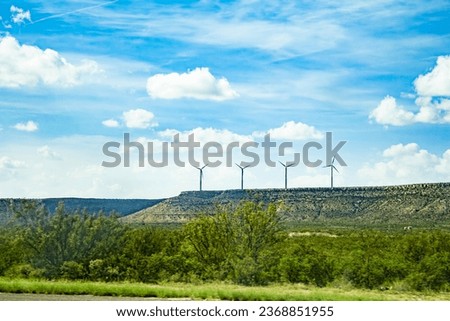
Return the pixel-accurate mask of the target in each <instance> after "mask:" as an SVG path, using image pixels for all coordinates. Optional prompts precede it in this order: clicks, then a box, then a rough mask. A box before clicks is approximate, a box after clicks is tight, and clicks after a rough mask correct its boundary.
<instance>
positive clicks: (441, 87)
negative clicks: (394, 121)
mask: <svg viewBox="0 0 450 321" xmlns="http://www.w3.org/2000/svg"><path fill="white" fill-rule="evenodd" d="M414 86H415V87H416V91H417V94H418V95H420V96H447V97H450V56H441V57H438V59H437V62H436V66H435V67H434V68H433V70H431V71H430V72H429V73H427V74H425V75H420V76H419V77H417V79H416V80H415V81H414Z"/></svg>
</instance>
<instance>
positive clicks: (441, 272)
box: [0, 201, 450, 300]
mask: <svg viewBox="0 0 450 321" xmlns="http://www.w3.org/2000/svg"><path fill="white" fill-rule="evenodd" d="M282 206H283V205H282V204H274V203H271V204H269V205H264V204H262V203H254V202H249V201H245V202H242V203H241V204H240V205H239V206H238V207H236V208H233V209H232V208H229V207H219V208H217V209H216V211H215V213H214V215H206V214H204V215H201V216H199V217H198V218H196V219H194V220H192V221H190V222H189V223H187V224H185V225H183V226H181V227H176V228H166V227H161V226H160V227H155V226H149V225H139V226H137V225H126V224H123V223H122V222H121V221H120V220H119V219H118V218H117V217H114V216H105V215H103V214H102V213H99V214H97V215H88V214H87V213H85V212H74V213H73V212H70V211H67V210H66V209H65V208H64V206H63V205H62V204H60V205H59V206H58V207H57V209H56V211H55V213H54V214H52V215H51V214H49V213H48V211H47V210H46V209H45V207H44V206H42V205H40V204H39V203H37V202H33V201H20V202H16V203H15V204H12V205H11V206H10V207H9V210H8V211H7V212H3V213H0V215H2V216H3V220H4V221H5V222H7V223H6V224H4V225H3V227H1V228H0V276H3V277H2V278H1V279H0V291H10V292H31V293H53V294H54V293H65V294H87V293H89V294H97V295H117V296H157V297H162V298H164V297H185V296H188V297H192V298H210V299H235V300H247V299H248V300H257V299H262V300H281V299H284V300H341V299H342V300H384V299H388V300H392V299H394V297H395V298H398V299H421V298H425V299H427V298H444V299H448V298H449V295H448V294H449V292H450V291H449V290H450V232H449V231H446V230H439V229H422V230H419V229H413V230H406V231H404V230H403V229H402V230H398V229H397V230H380V229H378V230H371V229H342V228H340V229H339V228H333V229H330V228H318V227H316V228H310V229H308V228H305V227H302V228H299V227H297V228H295V230H292V229H289V230H287V229H286V228H285V227H284V225H283V222H282V221H281V218H280V215H279V213H280V212H282V211H283V208H282ZM49 280H50V281H51V282H49ZM98 282H101V283H98ZM249 286H250V287H249ZM368 290H372V291H368ZM271 291H272V292H273V291H275V292H274V293H273V294H271ZM417 293H421V294H417Z"/></svg>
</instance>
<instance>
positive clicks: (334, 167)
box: [331, 165, 339, 173]
mask: <svg viewBox="0 0 450 321" xmlns="http://www.w3.org/2000/svg"><path fill="white" fill-rule="evenodd" d="M331 167H332V168H333V169H334V170H335V171H336V172H338V173H339V171H338V169H337V168H336V166H334V165H331Z"/></svg>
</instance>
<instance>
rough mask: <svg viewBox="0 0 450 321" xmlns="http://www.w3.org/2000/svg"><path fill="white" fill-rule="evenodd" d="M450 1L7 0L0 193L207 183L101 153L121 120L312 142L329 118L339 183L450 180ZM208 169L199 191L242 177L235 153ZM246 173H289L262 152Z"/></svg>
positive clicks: (139, 128) (297, 183)
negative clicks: (118, 162) (113, 161)
mask: <svg viewBox="0 0 450 321" xmlns="http://www.w3.org/2000/svg"><path fill="white" fill-rule="evenodd" d="M448 12H450V1H433V0H431V1H414V2H412V1H390V0H378V1H372V0H369V1H346V0H344V1H331V0H324V1H270V2H261V1H253V0H247V1H206V0H205V1H140V0H137V1H123V0H119V1H84V0H77V1H51V2H49V1H38V0H31V1H2V2H1V3H0V17H1V18H0V115H1V117H0V197H63V196H76V197H107V198H159V197H169V196H174V195H176V194H178V193H179V192H180V191H183V190H194V189H197V188H198V171H197V170H196V169H194V168H192V167H191V166H189V165H188V166H186V167H184V168H182V167H177V166H175V165H174V164H169V166H167V167H165V168H154V167H152V166H149V165H147V166H144V167H139V166H138V161H137V158H136V157H134V158H133V161H132V162H131V166H130V167H124V166H119V167H116V168H105V167H102V166H101V165H102V162H103V161H105V160H109V159H108V158H107V157H106V156H105V155H104V154H103V152H102V147H103V145H104V144H105V143H107V142H110V141H117V142H121V143H123V135H124V133H129V134H130V137H131V139H132V140H134V141H139V142H141V143H147V142H154V143H155V146H160V144H161V143H162V142H164V141H167V142H171V141H172V138H173V135H175V134H177V133H179V134H180V136H181V137H182V138H183V137H184V138H185V139H187V137H188V135H189V134H190V133H194V135H195V137H196V139H197V140H198V141H199V142H201V143H202V144H205V143H206V142H209V141H217V142H219V143H221V144H224V145H226V144H229V143H230V142H232V141H239V142H241V144H242V143H243V142H246V141H255V142H261V141H262V139H263V136H264V134H267V133H270V134H271V137H272V138H273V139H274V140H275V141H277V143H278V144H279V143H281V142H293V143H294V148H293V149H292V151H291V152H302V148H301V147H302V146H303V145H304V144H305V143H306V142H308V141H317V142H320V143H321V144H324V143H325V133H326V132H332V133H333V140H334V141H335V143H337V142H339V141H347V143H346V144H345V145H344V147H343V148H342V149H341V153H340V155H341V156H342V157H343V158H344V159H345V162H346V163H347V165H348V166H346V167H344V166H340V165H339V164H338V165H337V166H336V167H337V169H338V170H339V173H336V174H335V186H367V185H393V184H405V183H422V182H443V181H449V180H450V56H449V55H450V15H449V14H448ZM155 150H161V149H158V148H156V147H155ZM118 152H122V150H118ZM134 154H136V151H134ZM291 154H292V153H289V152H288V153H287V154H286V155H284V156H278V155H273V159H274V160H275V161H276V162H278V161H281V162H286V161H289V160H291V159H292V155H291ZM134 156H136V155H134ZM182 156H183V157H187V155H182ZM201 156H202V155H201V153H200V152H198V153H197V154H196V157H198V160H200V161H201V159H202V157H201ZM234 156H235V158H234V159H233V160H234V161H236V162H240V161H241V160H245V157H244V156H242V155H239V154H236V155H234ZM313 156H314V157H316V158H323V153H322V151H318V152H317V153H315V154H314V155H313ZM157 157H158V155H156V156H155V158H157ZM234 161H233V162H234ZM204 173H205V177H204V182H203V186H204V189H229V188H239V187H240V173H241V172H240V169H239V168H238V167H237V166H234V167H226V166H220V167H217V168H206V169H205V170H204ZM329 184H330V182H329V170H328V169H326V168H323V167H322V166H319V167H316V168H308V167H306V166H305V165H304V164H299V165H298V166H295V167H292V168H290V169H289V182H288V185H289V186H290V187H309V186H320V187H327V186H329ZM244 186H245V187H246V188H268V187H283V186H284V169H283V167H282V166H281V165H280V164H278V166H277V167H274V168H273V167H269V166H267V165H266V164H264V163H263V162H261V163H260V164H259V165H258V166H256V167H251V168H248V169H246V170H245V181H244Z"/></svg>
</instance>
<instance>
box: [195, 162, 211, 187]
mask: <svg viewBox="0 0 450 321" xmlns="http://www.w3.org/2000/svg"><path fill="white" fill-rule="evenodd" d="M206 166H208V164H205V165H203V167H196V166H194V167H195V168H197V169H198V170H199V171H200V192H201V191H202V190H203V189H202V183H203V169H204V168H205V167H206Z"/></svg>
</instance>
